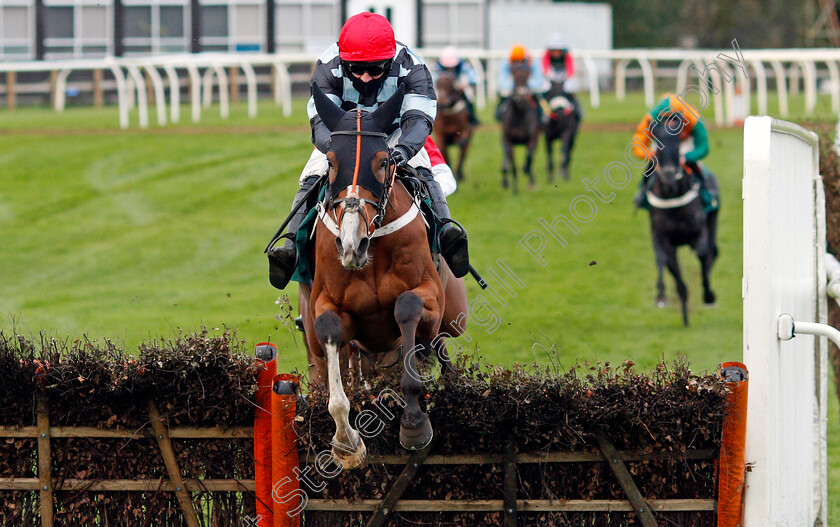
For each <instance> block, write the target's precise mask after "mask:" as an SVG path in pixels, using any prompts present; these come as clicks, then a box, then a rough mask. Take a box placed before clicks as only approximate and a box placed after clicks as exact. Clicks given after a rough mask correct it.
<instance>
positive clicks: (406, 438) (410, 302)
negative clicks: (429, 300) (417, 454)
mask: <svg viewBox="0 0 840 527" xmlns="http://www.w3.org/2000/svg"><path fill="white" fill-rule="evenodd" d="M418 289H419V288H418ZM418 292H419V291H418ZM431 307H434V306H431ZM394 316H395V318H396V321H397V325H399V327H400V333H401V334H402V345H403V351H404V356H405V358H404V360H403V375H402V382H401V383H400V386H401V387H402V392H403V396H404V397H405V403H406V405H405V407H404V408H403V415H402V419H401V420H400V444H401V445H402V446H403V448H405V449H408V450H420V449H422V448H425V447H426V446H427V445H428V444H429V443H430V442H431V441H432V437H433V436H434V432H433V430H432V423H431V421H429V414H427V413H426V412H424V411H422V410H421V409H420V393H421V391H422V389H423V379H422V378H421V376H420V373H419V372H420V370H419V368H418V363H419V361H418V360H417V350H416V349H415V347H414V346H415V341H416V336H417V326H418V324H419V323H420V321H421V319H425V320H423V322H424V326H427V327H428V326H429V325H430V324H431V325H433V326H439V320H440V314H439V313H435V310H434V309H428V308H427V306H425V305H424V302H423V299H422V298H421V297H420V296H419V295H418V294H417V293H415V292H414V291H406V292H404V293H402V294H401V295H400V296H399V297H398V298H397V302H396V305H395V306H394ZM434 317H437V320H434Z"/></svg>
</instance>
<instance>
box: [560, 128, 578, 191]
mask: <svg viewBox="0 0 840 527" xmlns="http://www.w3.org/2000/svg"><path fill="white" fill-rule="evenodd" d="M576 135H577V122H575V121H573V123H572V124H571V125H570V126H569V128H568V129H567V130H566V131H565V132H564V133H563V179H565V180H566V181H568V180H569V164H570V163H571V162H572V147H574V146H575V136H576Z"/></svg>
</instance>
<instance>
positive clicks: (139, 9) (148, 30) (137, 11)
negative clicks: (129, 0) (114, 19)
mask: <svg viewBox="0 0 840 527" xmlns="http://www.w3.org/2000/svg"><path fill="white" fill-rule="evenodd" d="M123 35H124V36H126V37H128V38H144V37H145V38H151V37H152V7H151V6H126V7H124V8H123Z"/></svg>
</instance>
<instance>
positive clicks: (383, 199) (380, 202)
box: [327, 108, 396, 236]
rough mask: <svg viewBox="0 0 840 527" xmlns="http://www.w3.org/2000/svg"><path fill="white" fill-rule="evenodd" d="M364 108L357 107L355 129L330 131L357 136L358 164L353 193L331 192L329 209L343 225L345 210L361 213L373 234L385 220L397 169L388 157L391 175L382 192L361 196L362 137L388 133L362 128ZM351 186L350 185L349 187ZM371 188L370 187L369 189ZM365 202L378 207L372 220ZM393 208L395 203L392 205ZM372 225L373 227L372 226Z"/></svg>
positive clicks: (384, 135) (385, 136) (336, 133)
mask: <svg viewBox="0 0 840 527" xmlns="http://www.w3.org/2000/svg"><path fill="white" fill-rule="evenodd" d="M361 122H362V110H361V108H357V109H356V129H355V130H336V131H334V132H331V133H330V136H331V137H332V136H336V135H352V136H355V137H356V166H355V169H354V172H353V183H352V184H351V187H352V189H351V194H350V196H349V197H344V198H338V199H335V198H333V195H332V193H330V197H329V201H328V205H327V210H328V211H330V212H332V214H333V219H335V223H336V225H338V226H340V225H341V219H342V217H343V216H344V213H345V212H359V213H361V215H362V217H363V218H364V219H365V225H366V226H367V234H368V236H371V235H372V234H373V232H374V231H375V230H376V229H378V228H379V227H381V226H382V222H383V221H384V220H385V212H386V210H385V209H386V208H387V207H388V204H389V203H390V202H391V189H392V188H393V184H394V175H395V173H396V170H395V168H396V167H394V166H392V164H391V158H390V156H389V157H388V166H387V169H386V173H388V174H390V176H391V177H386V179H385V182H384V183H381V185H382V189H381V190H382V192H381V195H380V197H379V199H377V200H376V201H373V200H370V199H366V198H361V197H359V194H358V190H357V186H358V176H359V169H360V164H361V155H362V148H361V146H362V137H365V136H367V137H379V138H382V139H387V138H388V134H386V133H384V132H372V131H367V130H362V125H361ZM348 188H349V187H348ZM368 190H370V189H368ZM365 204H369V205H372V206H373V207H375V208H376V216H374V217H373V219H372V220H370V219H368V217H367V214H366V213H365ZM339 206H341V212H340V213H339V214H338V216H336V213H335V209H336V208H337V207H339ZM391 208H393V205H391ZM371 227H372V228H371Z"/></svg>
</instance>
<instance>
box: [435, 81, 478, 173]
mask: <svg viewBox="0 0 840 527" xmlns="http://www.w3.org/2000/svg"><path fill="white" fill-rule="evenodd" d="M456 81H457V79H456V78H455V76H454V75H452V74H451V73H445V72H444V73H441V74H440V77H438V80H437V81H436V82H435V91H436V92H437V108H438V109H437V117H436V118H435V126H434V130H435V143H437V145H438V147H439V148H440V151H441V153H442V154H443V159H444V160H445V161H446V164H448V165H449V166H453V164H452V161H451V158H450V157H449V147H450V146H451V145H457V146H458V148H459V150H460V153H459V155H458V166H457V167H456V168H455V177H456V178H457V179H458V181H462V180H463V179H464V159H466V157H467V150H468V149H469V146H470V138H471V137H472V126H471V125H470V116H469V112H468V111H467V100H466V97H465V95H464V90H463V89H461V88H459V87H458V86H457V82H456Z"/></svg>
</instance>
